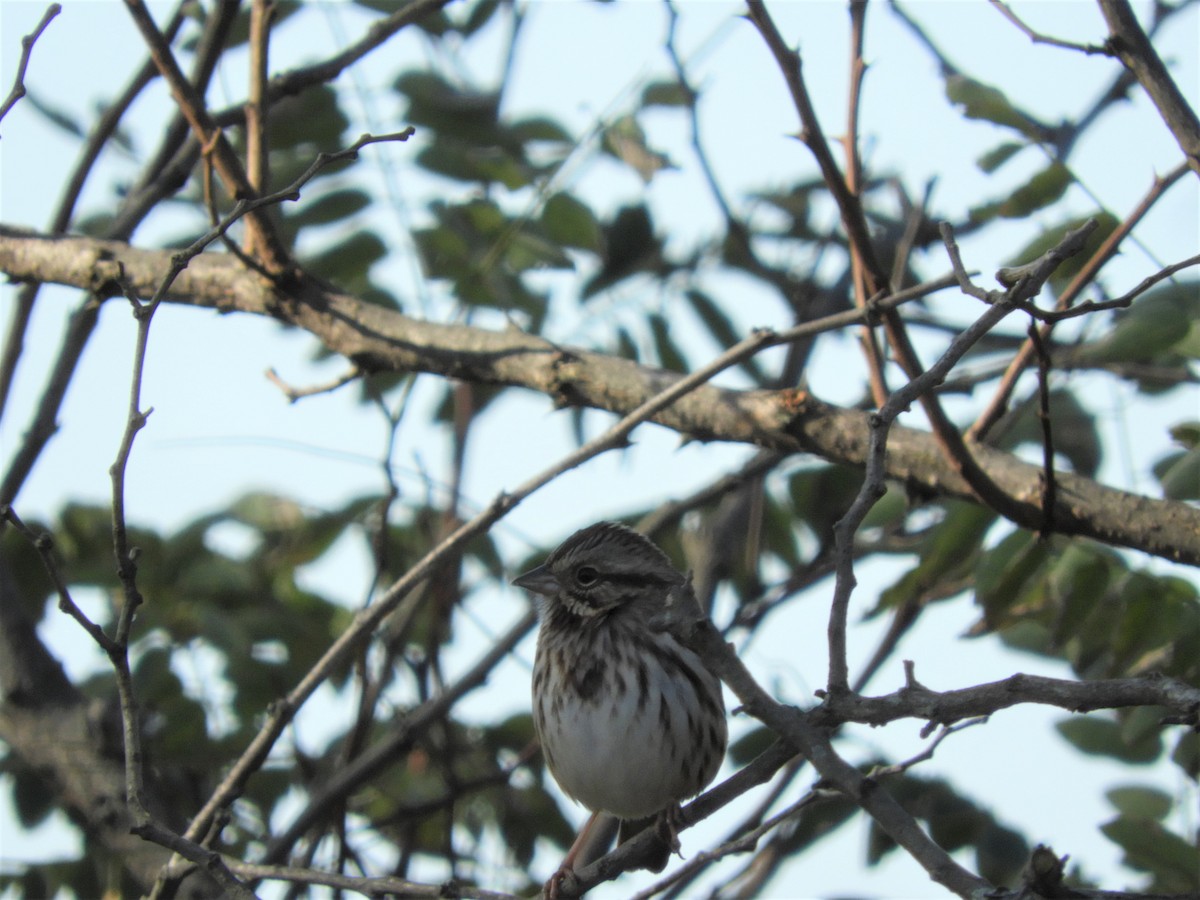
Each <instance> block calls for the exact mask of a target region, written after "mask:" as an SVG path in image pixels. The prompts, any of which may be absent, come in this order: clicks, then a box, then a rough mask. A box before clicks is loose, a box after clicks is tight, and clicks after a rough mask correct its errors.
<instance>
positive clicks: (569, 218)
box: [541, 193, 603, 253]
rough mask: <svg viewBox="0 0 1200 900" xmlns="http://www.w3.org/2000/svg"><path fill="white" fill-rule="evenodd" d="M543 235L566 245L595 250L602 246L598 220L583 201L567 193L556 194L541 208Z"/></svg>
mask: <svg viewBox="0 0 1200 900" xmlns="http://www.w3.org/2000/svg"><path fill="white" fill-rule="evenodd" d="M541 222H542V228H544V229H545V230H546V235H547V237H549V238H550V239H551V240H553V241H557V242H558V243H559V244H562V245H563V246H566V247H577V248H579V249H580V250H588V251H591V252H592V253H599V252H600V250H601V248H602V246H603V237H602V235H601V232H600V223H599V222H598V221H597V220H596V216H595V215H594V214H593V213H592V210H591V209H590V208H589V207H588V206H587V204H585V203H582V202H581V201H579V200H577V199H576V198H574V197H572V196H571V195H570V194H565V193H557V194H554V195H552V196H551V197H550V198H549V199H548V200H546V203H545V205H544V206H543V207H542V215H541Z"/></svg>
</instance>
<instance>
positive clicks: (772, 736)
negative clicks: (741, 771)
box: [729, 726, 779, 768]
mask: <svg viewBox="0 0 1200 900" xmlns="http://www.w3.org/2000/svg"><path fill="white" fill-rule="evenodd" d="M778 739H779V735H777V734H776V733H775V732H774V731H772V730H771V729H770V728H767V727H765V726H759V727H757V728H752V729H750V730H749V731H747V732H746V733H745V734H743V735H742V736H741V737H740V738H738V739H737V740H736V741H734V742H733V743H731V744H730V745H729V761H730V762H731V763H733V764H734V765H735V766H738V767H739V768H740V767H741V766H744V765H746V764H748V763H750V762H751V761H753V760H754V759H757V758H758V757H759V756H760V755H761V754H762V752H763V751H764V750H766V749H767V748H768V747H770V746H771V745H772V744H774V743H775V742H776V741H777V740H778Z"/></svg>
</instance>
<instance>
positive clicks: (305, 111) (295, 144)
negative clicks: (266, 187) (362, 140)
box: [267, 85, 350, 185]
mask: <svg viewBox="0 0 1200 900" xmlns="http://www.w3.org/2000/svg"><path fill="white" fill-rule="evenodd" d="M349 126H350V120H349V118H347V117H346V114H345V113H343V112H342V110H341V107H339V106H338V96H337V92H336V91H334V89H333V88H332V87H330V86H329V85H320V86H319V87H313V88H309V89H308V90H306V91H305V92H304V93H303V94H299V95H296V96H292V97H283V98H281V99H280V100H279V101H277V102H276V103H273V104H272V105H271V116H270V118H269V119H268V120H267V139H268V141H269V144H268V146H269V147H270V148H271V176H272V180H273V181H275V183H277V184H280V185H282V184H287V183H288V182H289V181H291V180H292V179H290V178H289V179H287V180H283V181H281V180H280V179H281V174H280V172H279V171H277V169H278V168H279V165H278V163H277V161H276V157H279V156H281V155H283V154H284V152H285V151H288V150H296V149H299V150H301V151H302V154H301V160H300V161H299V162H298V163H297V164H298V165H301V166H303V168H307V167H308V165H309V164H311V162H312V159H311V157H312V149H313V148H318V149H321V150H337V149H340V145H341V143H342V135H343V134H344V133H345V131H346V129H347V128H348V127H349ZM331 171H333V170H332V168H328V169H325V170H324V172H325V173H329V172H331ZM297 174H298V173H297Z"/></svg>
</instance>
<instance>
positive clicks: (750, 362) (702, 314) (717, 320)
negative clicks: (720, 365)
mask: <svg viewBox="0 0 1200 900" xmlns="http://www.w3.org/2000/svg"><path fill="white" fill-rule="evenodd" d="M684 297H685V298H686V299H687V300H688V302H690V303H691V304H692V310H693V311H694V312H695V313H696V315H697V316H698V317H699V319H700V321H701V323H702V324H703V325H704V327H705V328H707V329H708V333H709V334H710V335H712V338H713V340H714V341H715V342H716V344H717V346H718V347H719V348H720V349H721V350H727V349H728V348H730V347H732V346H733V345H734V344H736V343H737V342H738V341H739V340H741V337H742V336H741V335H740V334H739V333H738V331H737V329H736V328H735V327H734V324H733V321H732V320H731V319H730V318H729V316H728V315H726V313H725V311H724V310H723V309H722V308H721V307H720V306H719V305H718V304H717V302H716V301H715V300H713V299H712V297H710V296H709V295H708V294H706V293H705V292H704V291H701V290H698V289H696V288H688V289H687V290H686V291H684ZM738 368H739V369H742V370H743V371H744V372H746V374H747V375H749V376H750V377H751V378H752V379H753V380H754V382H755V383H756V384H762V383H763V382H764V381H765V380H766V376H765V374H764V373H763V371H762V367H761V366H760V365H759V363H758V360H757V359H756V358H755V357H753V356H752V357H750V358H749V359H746V360H743V361H742V362H741V363H739V364H738Z"/></svg>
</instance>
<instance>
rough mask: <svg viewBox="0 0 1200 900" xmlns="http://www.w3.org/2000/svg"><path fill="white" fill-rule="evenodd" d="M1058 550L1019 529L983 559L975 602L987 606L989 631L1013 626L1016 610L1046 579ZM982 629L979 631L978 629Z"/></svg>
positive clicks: (977, 577)
mask: <svg viewBox="0 0 1200 900" xmlns="http://www.w3.org/2000/svg"><path fill="white" fill-rule="evenodd" d="M1056 553H1057V550H1056V548H1055V547H1054V546H1053V545H1052V544H1051V542H1049V541H1042V540H1039V539H1038V537H1037V535H1035V534H1033V533H1032V532H1029V531H1024V530H1021V529H1018V530H1016V531H1013V532H1012V533H1011V534H1009V535H1008V536H1007V537H1005V538H1004V539H1003V540H1002V541H1000V543H999V544H997V545H996V546H995V547H993V548H992V549H991V550H988V551H987V552H985V553H983V554H982V555H981V556H980V557H979V562H978V564H977V565H976V567H975V602H976V603H978V604H979V605H980V606H981V607H983V616H984V622H985V623H986V626H987V629H988V630H995V629H998V628H1001V627H1004V626H1005V625H1007V624H1010V623H1011V622H1012V621H1013V619H1014V614H1013V612H1012V611H1013V610H1014V609H1019V608H1021V607H1022V606H1024V605H1025V602H1026V600H1027V597H1028V595H1029V593H1030V592H1031V591H1033V590H1034V589H1035V588H1036V586H1037V584H1039V583H1040V582H1041V581H1042V580H1043V579H1044V577H1045V570H1046V567H1047V566H1048V565H1049V564H1050V563H1051V562H1052V561H1053V560H1054V558H1055V555H1056ZM977 630H978V629H977Z"/></svg>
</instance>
